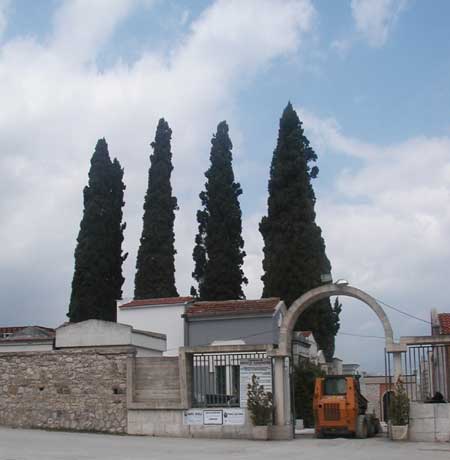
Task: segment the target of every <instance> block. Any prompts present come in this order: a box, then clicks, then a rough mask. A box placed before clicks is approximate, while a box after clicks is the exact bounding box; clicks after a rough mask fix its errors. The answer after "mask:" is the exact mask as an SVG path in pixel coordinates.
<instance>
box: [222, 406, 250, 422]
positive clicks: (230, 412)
mask: <svg viewBox="0 0 450 460" xmlns="http://www.w3.org/2000/svg"><path fill="white" fill-rule="evenodd" d="M223 424H224V425H244V424H245V409H224V410H223Z"/></svg>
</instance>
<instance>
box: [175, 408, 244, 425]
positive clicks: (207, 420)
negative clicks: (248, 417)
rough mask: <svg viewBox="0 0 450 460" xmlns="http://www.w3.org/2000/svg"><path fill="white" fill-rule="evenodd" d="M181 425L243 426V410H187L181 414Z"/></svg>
mask: <svg viewBox="0 0 450 460" xmlns="http://www.w3.org/2000/svg"><path fill="white" fill-rule="evenodd" d="M205 412H206V414H205ZM183 423H184V425H245V410H244V409H239V408H230V409H220V410H210V409H189V410H185V411H184V412H183Z"/></svg>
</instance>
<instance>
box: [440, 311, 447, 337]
mask: <svg viewBox="0 0 450 460" xmlns="http://www.w3.org/2000/svg"><path fill="white" fill-rule="evenodd" d="M438 318H439V324H440V326H441V334H450V313H440V314H439V315H438Z"/></svg>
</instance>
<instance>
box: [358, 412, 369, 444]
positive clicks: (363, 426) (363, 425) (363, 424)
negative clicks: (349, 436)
mask: <svg viewBox="0 0 450 460" xmlns="http://www.w3.org/2000/svg"><path fill="white" fill-rule="evenodd" d="M368 431H369V430H368V426H367V420H366V417H365V416H364V415H358V418H357V419H356V437H357V438H358V439H365V438H367V435H368Z"/></svg>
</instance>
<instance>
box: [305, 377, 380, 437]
mask: <svg viewBox="0 0 450 460" xmlns="http://www.w3.org/2000/svg"><path fill="white" fill-rule="evenodd" d="M313 409H314V418H315V433H316V437H318V438H322V437H324V436H326V435H340V436H341V435H347V436H356V437H357V438H367V437H370V436H375V435H376V434H378V433H379V432H380V431H381V426H380V421H379V420H378V419H377V418H376V417H375V416H374V415H371V414H366V411H367V399H366V398H365V397H364V396H363V395H362V394H361V390H360V386H359V378H358V377H356V376H353V375H351V376H346V375H329V376H326V377H320V378H317V379H316V383H315V390H314V401H313Z"/></svg>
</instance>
